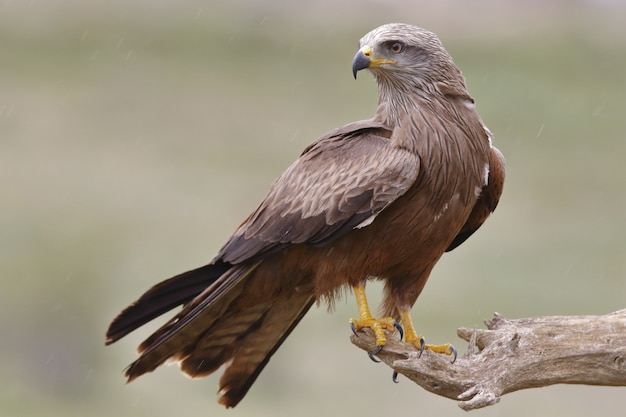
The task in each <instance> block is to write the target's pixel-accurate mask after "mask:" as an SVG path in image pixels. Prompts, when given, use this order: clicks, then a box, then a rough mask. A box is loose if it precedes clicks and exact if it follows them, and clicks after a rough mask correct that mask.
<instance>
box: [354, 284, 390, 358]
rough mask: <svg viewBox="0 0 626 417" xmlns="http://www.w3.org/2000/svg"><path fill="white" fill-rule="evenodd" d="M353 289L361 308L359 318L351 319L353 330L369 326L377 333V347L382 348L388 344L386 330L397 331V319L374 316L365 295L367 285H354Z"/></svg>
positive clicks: (358, 305)
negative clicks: (376, 317)
mask: <svg viewBox="0 0 626 417" xmlns="http://www.w3.org/2000/svg"><path fill="white" fill-rule="evenodd" d="M352 290H353V291H354V296H355V297H356V304H357V307H358V308H359V318H358V319H350V324H351V325H352V328H353V330H355V331H356V330H359V329H362V328H364V327H369V328H370V329H372V330H373V331H374V334H375V335H376V347H378V348H382V347H383V346H385V344H387V337H386V336H385V332H384V330H389V331H392V332H393V331H395V330H396V324H395V323H396V321H395V320H394V318H393V317H384V318H381V319H375V318H374V317H372V313H371V312H370V308H369V305H368V304H367V296H366V295H365V285H356V286H354V287H352Z"/></svg>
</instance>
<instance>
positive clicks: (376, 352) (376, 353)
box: [367, 346, 383, 363]
mask: <svg viewBox="0 0 626 417" xmlns="http://www.w3.org/2000/svg"><path fill="white" fill-rule="evenodd" d="M381 350H383V347H382V346H378V347H377V348H376V349H375V350H373V351H371V352H367V356H369V357H370V359H371V360H372V361H373V362H376V363H380V359H378V358H376V357H375V356H374V355H378V354H379V353H380V352H381Z"/></svg>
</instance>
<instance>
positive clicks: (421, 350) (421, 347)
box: [417, 337, 426, 358]
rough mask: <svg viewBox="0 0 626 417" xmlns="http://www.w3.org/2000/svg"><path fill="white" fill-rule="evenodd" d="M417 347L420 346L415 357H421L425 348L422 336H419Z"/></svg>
mask: <svg viewBox="0 0 626 417" xmlns="http://www.w3.org/2000/svg"><path fill="white" fill-rule="evenodd" d="M419 348H420V353H419V355H417V357H418V358H421V357H422V353H424V349H426V341H425V340H424V338H423V337H420V345H419Z"/></svg>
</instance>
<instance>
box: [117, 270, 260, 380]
mask: <svg viewBox="0 0 626 417" xmlns="http://www.w3.org/2000/svg"><path fill="white" fill-rule="evenodd" d="M257 266H258V263H257V264H254V265H250V266H243V265H241V266H233V267H231V269H229V270H228V271H226V273H224V274H223V275H222V276H220V277H219V278H218V279H217V280H215V281H214V282H213V284H211V286H209V287H208V288H206V289H205V291H204V292H202V293H201V294H199V295H198V296H197V297H196V298H195V299H194V300H193V301H192V302H190V303H189V304H188V305H186V306H185V308H184V309H183V310H182V311H181V312H180V313H178V314H177V315H176V316H175V317H174V318H172V319H171V320H170V321H169V322H168V323H167V324H165V325H164V326H162V327H161V328H160V329H158V330H157V331H156V332H154V334H152V335H151V336H150V337H149V338H148V339H146V340H145V341H144V342H143V343H142V344H141V345H140V346H139V351H140V353H141V356H140V357H139V358H138V359H137V360H136V361H135V362H133V363H132V364H130V366H129V367H128V368H127V370H126V376H127V377H128V381H129V382H130V381H132V380H133V379H135V378H137V377H138V376H141V375H142V374H144V373H146V372H151V371H153V370H154V369H156V368H157V367H158V366H160V365H162V364H163V363H164V362H165V361H166V360H168V359H172V360H183V359H184V358H185V357H187V356H188V355H189V353H190V352H192V351H193V350H194V349H195V348H196V345H197V340H199V338H201V337H202V335H203V334H207V333H208V334H210V333H211V327H212V326H213V324H214V323H215V322H216V321H217V320H219V319H220V318H221V317H222V316H223V315H224V312H225V311H226V309H227V308H228V307H229V306H230V304H231V303H232V302H233V300H235V299H236V298H237V296H239V294H241V290H242V288H241V287H242V286H241V285H240V284H241V283H242V281H243V280H244V278H246V277H247V276H248V275H249V274H250V273H251V272H252V271H254V269H255V268H256V267H257Z"/></svg>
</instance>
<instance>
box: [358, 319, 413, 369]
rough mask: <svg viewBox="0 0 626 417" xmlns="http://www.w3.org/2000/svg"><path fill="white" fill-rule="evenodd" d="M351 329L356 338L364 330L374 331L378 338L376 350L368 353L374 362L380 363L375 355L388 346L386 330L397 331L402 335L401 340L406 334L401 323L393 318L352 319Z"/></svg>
mask: <svg viewBox="0 0 626 417" xmlns="http://www.w3.org/2000/svg"><path fill="white" fill-rule="evenodd" d="M350 328H351V329H352V333H354V334H355V335H356V336H358V334H357V331H358V330H360V329H363V328H370V329H372V330H373V331H374V335H375V337H376V349H374V350H373V351H371V352H368V355H369V357H370V359H371V360H373V361H374V362H380V360H378V359H376V358H375V357H374V355H377V354H378V353H380V351H381V350H383V347H384V346H385V345H386V344H387V336H386V335H385V330H387V331H390V332H395V331H396V330H397V331H398V332H399V333H400V338H401V339H402V336H403V333H404V332H403V331H402V326H400V323H398V322H397V321H396V320H395V319H394V318H393V317H384V318H381V319H375V318H374V317H371V316H370V317H362V318H361V319H350Z"/></svg>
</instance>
